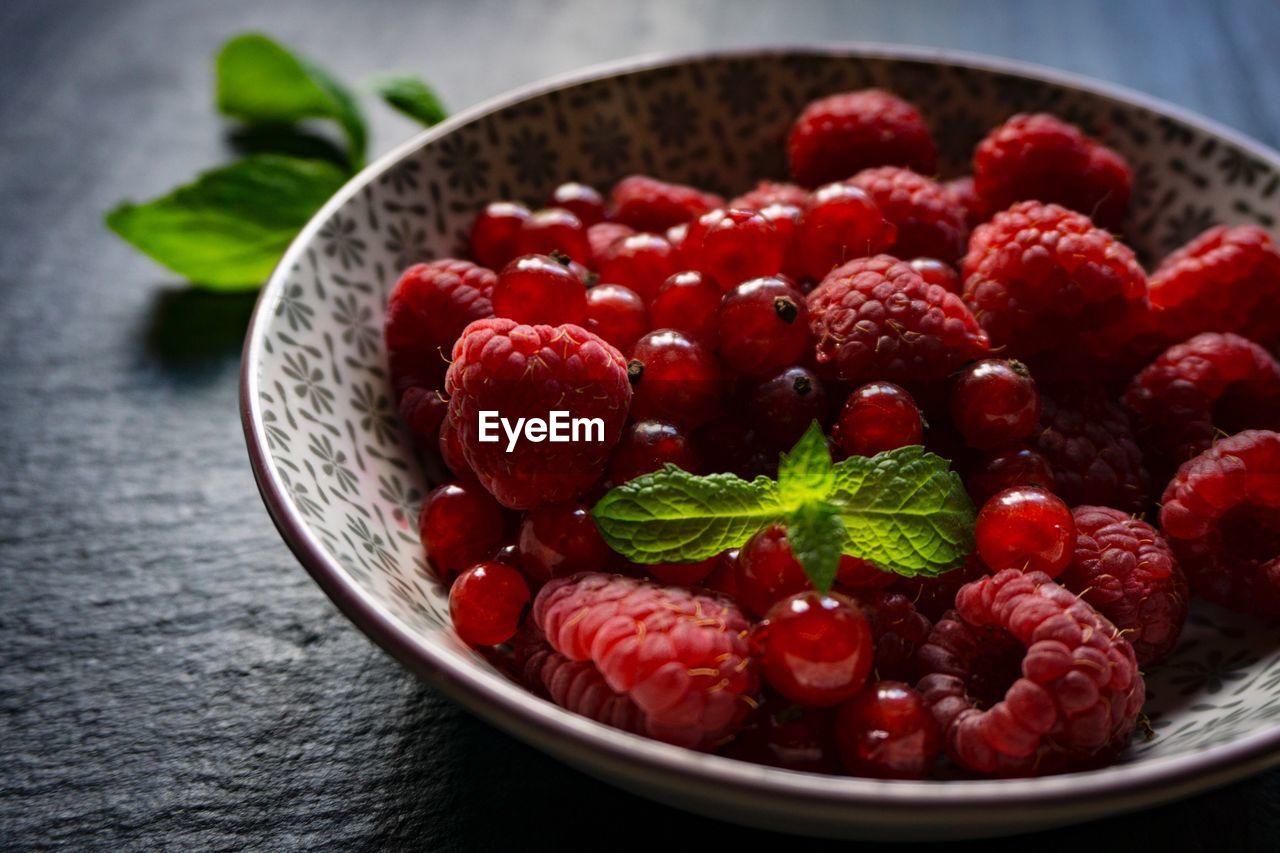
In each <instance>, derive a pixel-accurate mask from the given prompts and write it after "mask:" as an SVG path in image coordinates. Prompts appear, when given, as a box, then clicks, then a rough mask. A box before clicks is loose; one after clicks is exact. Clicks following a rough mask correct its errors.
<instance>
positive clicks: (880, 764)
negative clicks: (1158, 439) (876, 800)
mask: <svg viewBox="0 0 1280 853" xmlns="http://www.w3.org/2000/svg"><path fill="white" fill-rule="evenodd" d="M836 742H837V744H838V745H839V746H838V748H839V750H840V759H841V761H843V762H844V767H845V769H846V770H848V771H849V772H850V773H853V774H854V775H857V776H871V777H874V778H878V779H924V778H925V777H927V776H928V775H929V773H930V771H931V770H933V765H934V763H935V762H936V761H937V759H938V754H939V753H940V752H941V751H942V731H941V729H939V728H938V722H937V721H936V720H935V719H934V718H933V714H932V713H931V712H930V711H929V706H928V705H926V704H925V702H924V699H923V697H921V696H920V694H919V693H917V692H916V691H914V690H912V689H911V688H910V687H908V686H907V685H905V684H902V683H901V682H898V681H877V682H874V683H872V684H868V685H867V686H866V688H865V689H864V690H863V691H862V692H861V693H859V694H858V695H857V696H855V697H853V698H852V699H850V700H849V701H848V702H846V703H844V704H843V705H841V706H840V712H839V715H838V716H837V718H836Z"/></svg>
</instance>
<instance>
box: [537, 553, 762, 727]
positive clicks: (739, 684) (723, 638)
mask: <svg viewBox="0 0 1280 853" xmlns="http://www.w3.org/2000/svg"><path fill="white" fill-rule="evenodd" d="M533 615H534V619H535V620H536V622H537V624H538V627H540V628H541V629H542V630H543V631H544V632H545V633H546V636H547V641H548V642H549V643H550V644H551V646H552V648H554V649H555V650H556V651H558V652H559V653H560V654H562V655H564V656H565V657H567V658H569V659H570V660H576V661H586V660H589V661H591V662H592V663H594V664H595V665H596V667H597V669H599V670H600V674H601V675H602V676H604V680H605V682H606V683H607V684H608V685H609V687H610V688H611V689H612V690H613V691H614V692H616V693H620V694H624V695H626V696H628V697H629V698H630V699H631V700H632V701H633V702H635V703H636V705H637V706H638V707H639V708H640V710H641V711H643V712H644V714H645V717H646V721H647V726H648V728H649V730H650V731H653V730H654V729H655V728H657V729H660V730H663V731H666V732H668V733H671V732H679V733H681V734H682V735H683V737H682V740H684V741H685V742H686V743H689V744H691V745H712V744H715V743H716V742H717V741H719V740H721V739H723V738H724V737H726V736H728V735H730V734H732V732H733V731H734V729H735V728H736V727H737V726H738V725H740V724H741V722H742V721H743V719H744V718H745V717H746V715H747V713H748V711H749V710H750V709H751V707H752V706H753V705H754V700H753V699H752V696H753V695H754V694H755V692H756V689H757V686H758V676H757V673H756V668H755V664H754V662H753V661H752V659H751V656H750V653H749V649H748V643H747V634H748V631H749V627H750V626H749V623H748V622H747V620H746V618H745V617H744V616H743V615H742V613H741V611H739V610H738V608H737V607H736V606H734V605H733V604H731V603H729V602H727V601H725V600H724V599H720V598H713V597H710V596H706V595H698V594H695V593H691V592H688V591H686V590H683V589H680V588H678V587H659V586H654V585H653V584H651V583H648V582H646V581H641V580H636V579H634V578H627V577H621V576H618V575H603V574H583V575H578V576H576V577H574V578H568V579H557V580H553V581H551V582H550V583H549V584H547V585H546V586H544V587H543V588H542V591H541V592H539V593H538V596H537V598H536V599H535V601H534V604H533Z"/></svg>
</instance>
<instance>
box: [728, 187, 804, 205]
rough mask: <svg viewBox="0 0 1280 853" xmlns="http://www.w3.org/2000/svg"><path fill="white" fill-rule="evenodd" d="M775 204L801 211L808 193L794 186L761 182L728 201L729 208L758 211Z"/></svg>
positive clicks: (802, 188)
mask: <svg viewBox="0 0 1280 853" xmlns="http://www.w3.org/2000/svg"><path fill="white" fill-rule="evenodd" d="M775 204H785V205H788V206H792V207H798V208H801V209H803V208H804V207H805V206H806V205H808V204H809V191H808V190H807V189H805V188H804V187H802V186H798V185H796V184H787V183H780V182H778V181H761V182H760V183H758V184H756V186H755V189H753V190H750V191H749V192H745V193H743V194H742V195H740V196H738V197H737V198H735V199H731V200H730V201H729V207H736V208H741V209H744V210H759V211H763V210H764V209H765V208H766V207H769V206H771V205H775Z"/></svg>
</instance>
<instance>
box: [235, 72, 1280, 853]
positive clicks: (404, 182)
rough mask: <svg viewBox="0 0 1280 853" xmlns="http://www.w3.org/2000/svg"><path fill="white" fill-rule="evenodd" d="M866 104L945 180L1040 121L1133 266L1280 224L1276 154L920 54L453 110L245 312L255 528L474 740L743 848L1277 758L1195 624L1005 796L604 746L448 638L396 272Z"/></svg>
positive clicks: (1131, 109)
mask: <svg viewBox="0 0 1280 853" xmlns="http://www.w3.org/2000/svg"><path fill="white" fill-rule="evenodd" d="M866 86H880V87H883V88H886V89H889V90H891V91H894V92H897V93H899V94H901V95H903V96H904V97H906V98H908V99H910V100H911V101H913V102H915V103H916V104H917V105H919V107H920V108H921V110H922V111H923V113H924V114H925V116H926V118H927V119H928V120H929V121H930V122H931V123H932V124H933V125H934V126H935V127H936V128H937V129H938V133H937V134H936V136H937V140H938V143H939V145H940V147H941V168H942V170H943V174H944V175H945V176H950V175H954V174H959V173H961V172H962V171H963V170H964V169H965V165H966V161H967V160H968V157H969V155H970V152H971V151H972V149H973V146H974V144H975V143H976V142H977V141H978V139H979V138H980V137H981V136H982V134H983V133H984V132H985V131H986V130H987V129H988V128H990V127H992V126H994V125H995V124H997V123H999V122H1000V121H1002V120H1003V119H1004V118H1006V117H1008V116H1009V115H1010V114H1011V113H1014V112H1018V111H1024V110H1050V111H1053V112H1055V113H1057V114H1059V115H1061V116H1064V117H1065V118H1067V119H1069V120H1070V121H1072V122H1075V123H1077V124H1079V125H1081V126H1082V127H1084V128H1085V129H1086V131H1087V132H1089V133H1091V134H1094V135H1097V136H1099V137H1101V138H1102V139H1103V140H1104V141H1105V142H1106V143H1107V144H1108V145H1110V146H1112V147H1114V148H1116V149H1117V150H1118V151H1120V152H1121V153H1123V154H1124V155H1125V156H1126V157H1128V158H1129V160H1130V161H1131V162H1132V163H1134V164H1135V166H1136V187H1135V193H1134V210H1133V218H1132V225H1131V235H1130V238H1131V241H1132V242H1133V244H1134V245H1135V246H1136V247H1137V249H1138V250H1139V252H1140V254H1141V255H1143V256H1144V257H1145V258H1146V259H1147V260H1148V261H1150V260H1152V259H1157V258H1159V257H1160V256H1161V255H1163V254H1164V253H1166V252H1167V251H1168V250H1169V249H1171V248H1173V247H1175V246H1177V245H1179V244H1181V243H1183V242H1184V241H1186V240H1187V239H1188V238H1190V237H1191V236H1193V235H1195V234H1197V233H1198V232H1200V231H1201V230H1202V229H1204V228H1206V227H1207V226H1210V225H1212V224H1214V223H1219V222H1225V223H1244V222H1253V223H1259V224H1261V225H1263V226H1264V227H1268V228H1272V227H1274V226H1275V225H1276V222H1277V220H1278V219H1280V192H1278V191H1277V190H1278V189H1280V154H1277V153H1276V152H1274V151H1270V150H1268V149H1266V148H1264V147H1263V146H1260V145H1258V144H1256V143H1253V142H1250V141H1248V140H1245V139H1242V138H1240V137H1239V136H1238V135H1236V134H1234V133H1232V132H1231V131H1229V130H1226V129H1224V128H1221V127H1218V126H1215V125H1213V124H1211V123H1210V122H1207V121H1204V120H1202V119H1199V118H1196V117H1194V116H1190V115H1187V114H1186V113H1184V112H1182V111H1181V110H1178V109H1176V108H1173V107H1170V106H1167V105H1164V104H1160V103H1156V102H1153V101H1152V100H1151V99H1149V98H1146V97H1142V96H1139V95H1137V94H1134V93H1131V92H1126V91H1122V90H1119V89H1116V88H1115V87H1111V86H1105V85H1100V84H1096V83H1091V82H1087V81H1082V80H1079V79H1076V78H1071V77H1067V76H1065V75H1062V74H1058V73H1053V72H1046V71H1042V70H1038V69H1033V68H1027V67H1025V66H1021V65H1014V64H1011V63H1007V62H995V61H989V60H986V59H978V58H972V57H960V56H953V55H946V54H939V53H935V52H929V51H922V50H900V49H892V50H889V49H883V48H857V47H853V48H847V49H846V48H840V49H818V50H809V49H806V50H766V51H741V52H733V53H724V54H714V55H703V56H696V57H689V58H681V59H675V60H670V59H664V60H657V61H639V62H632V63H629V64H625V65H621V66H615V67H610V68H604V69H599V70H592V71H588V72H585V73H581V74H577V75H574V76H571V77H568V78H562V79H559V80H555V81H552V82H550V83H546V84H542V85H537V86H534V87H531V88H528V89H525V90H522V91H520V92H517V93H515V94H512V95H508V96H505V97H502V98H499V99H497V100H495V101H492V102H490V103H487V104H484V105H482V106H479V107H476V108H474V109H471V110H467V111H466V112H464V113H461V114H459V115H457V116H455V117H454V118H452V119H450V120H449V121H447V122H444V123H443V124H441V125H439V126H437V127H435V128H433V129H431V130H429V131H427V132H425V133H423V134H421V135H419V136H418V137H416V138H414V139H413V140H411V141H409V142H408V143H406V144H404V145H402V146H400V147H399V148H397V149H396V150H395V151H393V152H392V153H391V154H389V155H387V156H386V157H384V158H382V159H381V160H379V161H378V162H377V163H375V164H373V165H372V166H370V167H369V168H367V169H365V170H364V171H363V172H361V173H360V174H359V175H358V176H356V177H355V178H354V179H353V180H352V181H351V182H350V183H348V184H347V185H346V186H345V187H344V188H343V189H342V190H341V191H340V192H339V193H338V194H337V195H336V196H335V197H334V198H333V199H332V200H331V201H330V202H329V203H328V204H326V205H325V207H324V209H323V210H321V211H320V213H318V214H317V215H316V217H315V218H314V219H313V220H312V221H311V223H310V224H308V225H307V227H306V228H305V229H304V230H303V231H302V233H301V235H300V236H299V237H298V238H297V240H295V241H294V243H293V245H292V246H291V247H290V248H289V251H288V252H287V253H286V255H285V256H284V259H283V260H282V261H281V263H280V266H279V267H278V268H277V269H276V272H275V274H274V275H273V276H272V278H271V281H270V282H269V283H268V284H267V286H266V289H265V290H264V291H263V293H262V298H261V300H260V301H259V303H258V309H257V313H256V315H255V317H254V320H253V324H252V328H251V330H250V333H249V338H248V341H247V344H246V348H245V358H244V377H243V399H242V408H243V419H244V430H245V435H246V437H247V439H248V444H249V453H250V457H251V460H252V462H253V468H254V472H255V474H256V475H257V480H258V485H259V487H260V488H261V490H262V494H263V496H264V498H265V500H266V504H267V507H268V509H269V510H270V512H271V515H272V517H273V518H274V519H275V522H276V524H277V525H278V526H279V528H280V530H281V532H282V533H283V535H284V537H285V539H286V540H287V542H288V543H289V546H290V547H291V548H292V549H293V551H294V552H295V553H296V554H297V556H298V558H299V559H300V560H301V562H302V563H303V565H304V566H306V568H307V570H308V571H309V572H310V573H311V574H312V575H313V576H314V578H315V579H316V581H317V582H319V584H320V585H321V586H322V587H323V588H324V590H325V592H327V593H328V594H329V595H330V597H332V598H333V600H334V602H335V603H336V604H337V605H338V606H339V607H340V608H341V609H342V610H343V612H345V613H346V614H347V616H349V617H350V618H351V620H352V621H353V622H355V623H356V625H358V626H359V627H360V628H361V629H362V630H364V631H365V632H366V633H367V634H368V635H369V636H370V637H372V638H373V639H374V640H375V641H376V642H377V643H379V644H380V645H381V646H382V647H383V648H385V649H386V650H387V651H388V652H389V653H391V654H392V655H394V656H395V657H396V658H397V659H399V660H400V661H401V663H403V664H404V665H405V666H407V667H408V668H410V669H411V670H413V671H414V672H416V673H418V674H419V675H421V676H423V677H425V678H427V679H428V680H429V681H431V682H432V683H433V684H435V685H437V686H438V687H439V688H440V689H441V690H443V691H445V692H446V693H447V694H449V695H450V696H452V697H453V698H454V699H456V700H457V701H458V702H460V703H462V704H463V705H465V706H466V707H467V708H469V709H471V710H472V711H474V712H475V713H476V714H478V715H480V716H481V717H483V718H485V719H487V720H489V721H490V722H492V723H493V724H495V725H497V726H499V727H501V728H503V729H505V730H506V731H508V732H511V733H512V734H514V735H516V736H517V737H520V738H522V739H524V740H526V741H528V742H529V743H531V744H534V745H535V746H537V747H539V748H540V749H543V750H545V751H546V752H548V753H550V754H552V755H554V756H556V757H558V758H560V759H563V760H564V761H567V762H569V763H571V764H573V765H575V766H577V767H579V768H581V769H583V770H585V771H586V772H588V773H591V774H594V775H596V776H598V777H600V778H603V779H607V780H609V781H611V782H615V783H617V784H619V785H621V786H624V787H626V788H629V789H632V790H634V791H636V792H638V793H641V794H644V795H646V796H650V797H653V798H655V799H659V800H663V801H666V802H669V803H673V804H675V805H678V806H680V807H683V808H688V809H693V810H696V811H699V812H704V813H706V814H709V815H714V816H717V817H721V818H726V819H730V820H736V821H741V822H743V823H749V824H758V825H761V826H768V827H772V828H777V829H784V830H785V829H790V830H795V831H803V832H805V833H819V834H828V835H841V836H855V837H894V838H920V837H951V838H954V837H958V836H976V835H983V834H997V833H1011V832H1017V831H1023V830H1030V829H1036V828H1044V827H1048V826H1052V825H1057V824H1064V823H1068V822H1072V821H1079V820H1084V819H1087V818H1094V817H1100V816H1103V815H1106V814H1110V813H1115V812H1118V811H1122V810H1127V809H1135V808H1140V807H1142V806H1146V805H1151V804H1154V803H1159V802H1163V801H1167V800H1171V799H1174V798H1176V797H1181V796H1185V795H1187V794H1189V793H1191V792H1193V791H1196V790H1200V789H1204V788H1207V787H1210V786H1214V785H1220V784H1222V783H1224V782H1227V781H1229V780H1232V779H1237V778H1240V777H1242V776H1244V775H1246V774H1249V773H1253V772H1255V771H1258V770H1260V769H1262V768H1264V767H1267V766H1269V765H1271V764H1273V763H1275V762H1276V760H1277V758H1278V757H1280V655H1278V654H1277V653H1276V649H1277V640H1278V639H1280V632H1277V630H1276V628H1275V626H1266V625H1262V624H1250V623H1249V622H1247V621H1245V620H1243V619H1240V618H1236V617H1233V616H1229V615H1228V614H1225V613H1223V612H1220V611H1217V610H1214V609H1212V608H1208V607H1198V608H1197V609H1195V610H1194V612H1193V614H1192V618H1191V623H1190V624H1189V625H1188V629H1187V631H1186V635H1185V637H1184V639H1183V641H1182V644H1181V646H1180V647H1179V648H1178V650H1177V653H1176V654H1175V655H1174V656H1173V658H1172V660H1170V661H1169V662H1168V663H1166V664H1164V665H1163V666H1161V667H1160V668H1159V669H1158V670H1157V671H1155V672H1154V673H1152V674H1151V676H1150V679H1149V681H1148V685H1149V692H1150V699H1149V701H1148V704H1147V713H1148V714H1149V716H1150V718H1151V726H1152V735H1151V737H1149V738H1143V737H1138V738H1137V741H1136V743H1135V744H1134V745H1133V746H1132V747H1131V748H1130V750H1129V751H1128V753H1127V754H1125V755H1124V757H1123V759H1122V760H1121V762H1120V763H1119V764H1117V765H1116V766H1113V767H1110V768H1107V769H1105V770H1099V771H1096V772H1090V773H1080V774H1074V775H1067V776H1057V777H1049V778H1042V779H1031V780H1017V781H962V782H933V781H930V782H878V781H872V780H867V779H856V778H844V777H826V776H818V775H810V774H804V773H794V772H788V771H783V770H777V769H772V768H767V767H761V766H756V765H752V764H745V763H740V762H737V761H733V760H730V759H726V758H720V757H715V756H708V755H702V754H698V753H695V752H690V751H686V750H683V749H679V748H676V747H672V746H668V745H665V744H662V743H658V742H656V741H652V740H647V739H644V738H641V737H636V736H633V735H630V734H626V733H623V732H621V731H616V730H614V729H611V728H607V727H605V726H602V725H599V724H596V723H594V722H592V721H590V720H587V719H585V718H582V717H578V716H575V715H573V714H570V713H568V712H566V711H564V710H562V709H560V708H558V707H556V706H555V705H552V704H550V703H549V702H545V701H543V700H541V699H538V698H536V697H534V696H533V695H531V694H529V693H527V692H525V690H524V689H522V688H521V687H519V686H517V685H515V684H513V683H512V682H510V681H508V680H507V679H505V678H504V677H503V676H502V675H500V674H499V673H498V672H497V670H495V669H494V668H493V667H492V666H491V665H490V664H489V663H487V662H486V661H485V660H484V659H483V658H482V657H480V656H479V655H477V654H476V653H475V652H473V651H471V650H469V649H468V648H467V647H466V646H464V645H463V644H462V643H460V642H459V641H458V640H457V639H456V637H455V636H454V635H453V632H452V630H451V629H450V626H449V613H448V607H447V602H446V592H445V590H444V589H442V588H441V586H440V585H439V584H438V583H436V582H435V581H434V580H433V579H432V576H431V575H430V574H429V573H428V571H427V568H426V565H425V563H424V560H423V554H422V548H421V545H420V543H419V541H418V533H417V530H416V524H415V519H416V517H417V512H418V504H419V502H420V500H421V499H422V496H423V494H424V493H425V492H426V491H427V489H428V488H429V486H430V484H431V482H432V473H433V472H432V471H431V470H430V463H427V467H424V464H423V462H422V461H420V460H419V459H418V458H416V457H415V455H414V453H413V452H412V450H411V448H410V444H409V441H408V438H407V436H406V435H405V433H404V431H403V430H402V428H401V426H400V424H399V423H398V422H397V418H396V414H395V411H394V407H393V404H392V399H391V389H390V386H389V384H388V381H387V371H386V364H385V353H384V352H383V348H382V335H381V322H382V317H383V311H384V306H385V304H386V299H387V292H388V289H389V288H390V286H391V284H392V283H393V282H394V280H395V278H396V274H397V272H398V271H399V270H401V269H402V268H403V267H405V266H407V265H408V264H411V263H413V262H416V261H419V260H423V259H428V258H433V257H440V256H447V255H457V254H460V253H462V252H463V251H464V246H465V244H466V234H467V230H468V226H469V224H470V221H471V218H472V216H473V214H474V213H475V212H476V210H477V209H479V208H480V207H481V206H482V205H483V204H484V203H485V202H487V201H489V200H492V199H495V198H514V199H524V200H527V201H535V200H539V199H542V198H544V197H545V196H546V195H547V193H548V191H549V190H550V189H551V187H553V186H554V185H556V184H557V183H559V182H561V181H563V180H566V179H570V178H572V179H576V180H580V181H585V182H587V183H591V184H594V185H596V186H600V187H608V186H609V185H610V184H611V183H612V182H613V181H615V180H616V179H617V178H619V177H620V176H622V175H625V174H628V173H631V172H647V173H651V174H654V175H658V176H660V177H664V178H668V179H672V180H676V181H684V182H689V183H693V184H697V185H700V186H704V187H709V188H712V189H715V190H717V191H719V192H722V193H725V194H727V195H731V194H733V193H735V192H737V191H740V190H742V189H744V188H747V187H749V186H751V185H752V184H753V183H754V181H755V180H757V179H758V178H761V177H765V176H781V175H782V174H783V167H784V163H783V144H782V140H783V138H784V136H785V132H786V129H787V126H788V124H789V123H790V121H791V119H792V118H793V117H794V116H795V115H796V113H797V112H798V110H799V109H800V108H801V107H802V106H803V105H804V104H805V103H806V102H807V101H809V100H811V99H813V98H815V97H818V96H821V95H825V94H828V93H831V92H837V91H841V90H848V89H857V88H862V87H866Z"/></svg>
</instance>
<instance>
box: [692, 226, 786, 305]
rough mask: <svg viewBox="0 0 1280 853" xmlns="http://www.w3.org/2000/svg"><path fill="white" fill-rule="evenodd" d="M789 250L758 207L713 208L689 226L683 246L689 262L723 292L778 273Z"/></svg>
mask: <svg viewBox="0 0 1280 853" xmlns="http://www.w3.org/2000/svg"><path fill="white" fill-rule="evenodd" d="M785 251H786V246H785V244H784V243H783V240H782V236H781V235H780V234H778V232H777V231H775V230H774V228H773V225H771V224H770V223H769V220H767V219H765V218H764V217H763V216H762V215H760V214H759V213H757V212H756V211H754V210H721V209H717V210H712V211H708V212H707V213H704V214H702V216H699V217H698V218H697V219H696V220H694V221H693V222H692V223H691V224H690V225H689V230H688V231H687V232H686V234H685V238H684V240H683V241H682V242H681V245H680V257H681V260H682V261H683V262H684V264H685V265H687V266H690V267H693V268H694V269H697V270H699V271H700V272H702V274H703V275H704V276H706V277H707V278H708V279H710V280H711V281H713V282H715V283H716V284H717V285H719V287H720V289H721V290H722V291H729V290H732V289H733V287H734V286H735V285H737V284H741V283H742V282H744V281H747V280H748V279H755V278H760V277H762V276H770V275H776V274H777V273H778V272H779V271H781V269H782V258H783V254H784V252H785Z"/></svg>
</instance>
